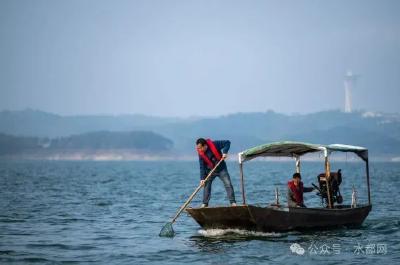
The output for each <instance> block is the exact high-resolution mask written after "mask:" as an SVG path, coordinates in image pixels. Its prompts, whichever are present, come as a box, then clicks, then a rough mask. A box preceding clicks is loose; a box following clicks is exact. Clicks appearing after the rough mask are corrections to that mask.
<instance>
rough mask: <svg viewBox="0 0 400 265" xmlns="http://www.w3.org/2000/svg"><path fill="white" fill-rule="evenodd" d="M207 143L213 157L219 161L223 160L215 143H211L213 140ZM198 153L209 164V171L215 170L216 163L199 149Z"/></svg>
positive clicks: (208, 140)
mask: <svg viewBox="0 0 400 265" xmlns="http://www.w3.org/2000/svg"><path fill="white" fill-rule="evenodd" d="M206 141H207V146H208V148H210V150H211V152H212V153H213V155H214V156H215V157H216V158H217V160H218V161H219V160H221V158H222V156H221V154H220V153H219V152H218V150H217V147H215V144H214V143H213V141H211V139H207V140H206ZM197 153H199V156H200V157H201V158H202V159H203V161H204V162H205V163H206V164H207V167H208V168H209V169H213V168H214V163H213V162H212V161H211V160H210V159H209V158H208V156H207V155H206V154H205V153H204V152H201V151H200V150H198V149H197Z"/></svg>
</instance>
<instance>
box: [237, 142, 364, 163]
mask: <svg viewBox="0 0 400 265" xmlns="http://www.w3.org/2000/svg"><path fill="white" fill-rule="evenodd" d="M335 151H339V152H353V153H356V154H357V155H358V156H359V157H360V158H361V159H363V160H364V161H367V160H368V150H367V149H366V148H364V147H360V146H352V145H344V144H331V145H322V144H310V143H303V142H291V141H284V142H274V143H268V144H263V145H259V146H255V147H253V148H250V149H247V150H245V151H243V152H241V153H239V163H243V162H244V161H247V160H251V159H253V158H256V157H260V156H263V157H279V156H285V157H296V156H302V155H304V154H307V153H314V152H324V154H328V153H330V152H335Z"/></svg>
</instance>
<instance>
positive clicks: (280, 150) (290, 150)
mask: <svg viewBox="0 0 400 265" xmlns="http://www.w3.org/2000/svg"><path fill="white" fill-rule="evenodd" d="M316 152H322V153H323V154H324V160H325V174H326V181H327V182H328V181H329V178H330V162H329V156H330V154H331V153H332V152H352V153H355V154H356V155H357V156H359V157H360V158H361V159H362V160H363V161H364V162H365V163H366V178H367V188H368V204H369V205H371V191H370V181H369V162H368V149H367V148H364V147H361V146H352V145H344V144H330V145H321V144H311V143H304V142H293V141H284V142H273V143H267V144H264V145H259V146H255V147H253V148H250V149H247V150H245V151H243V152H240V153H239V154H238V157H239V166H240V186H241V192H242V199H243V205H245V204H246V195H245V188H244V173H243V163H244V162H246V161H249V160H252V159H254V158H257V157H292V158H294V159H295V161H296V172H298V173H300V157H301V156H303V155H305V154H308V153H316ZM328 186H329V185H328ZM328 198H329V196H328ZM328 204H329V205H328V206H329V208H332V202H331V201H330V200H329V203H328Z"/></svg>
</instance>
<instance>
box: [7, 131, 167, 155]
mask: <svg viewBox="0 0 400 265" xmlns="http://www.w3.org/2000/svg"><path fill="white" fill-rule="evenodd" d="M172 147H173V142H172V141H171V140H169V139H167V138H165V137H163V136H161V135H158V134H155V133H153V132H146V131H132V132H109V131H100V132H91V133H85V134H80V135H72V136H68V137H60V138H55V139H49V138H40V137H21V136H11V135H6V134H0V156H3V157H7V156H19V155H21V156H24V155H36V156H38V157H47V156H53V155H55V154H57V155H58V154H77V153H85V154H91V153H92V154H93V153H96V152H100V153H104V152H106V153H110V152H115V151H118V150H119V151H121V150H123V151H124V152H128V153H131V154H154V153H160V152H161V153H163V152H168V151H171V149H172Z"/></svg>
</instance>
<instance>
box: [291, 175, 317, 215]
mask: <svg viewBox="0 0 400 265" xmlns="http://www.w3.org/2000/svg"><path fill="white" fill-rule="evenodd" d="M313 190H314V188H312V187H310V188H308V187H304V186H303V182H302V181H301V175H300V173H294V174H293V179H292V180H291V181H289V182H288V206H289V207H306V206H305V205H304V200H303V193H304V192H311V191H313Z"/></svg>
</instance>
